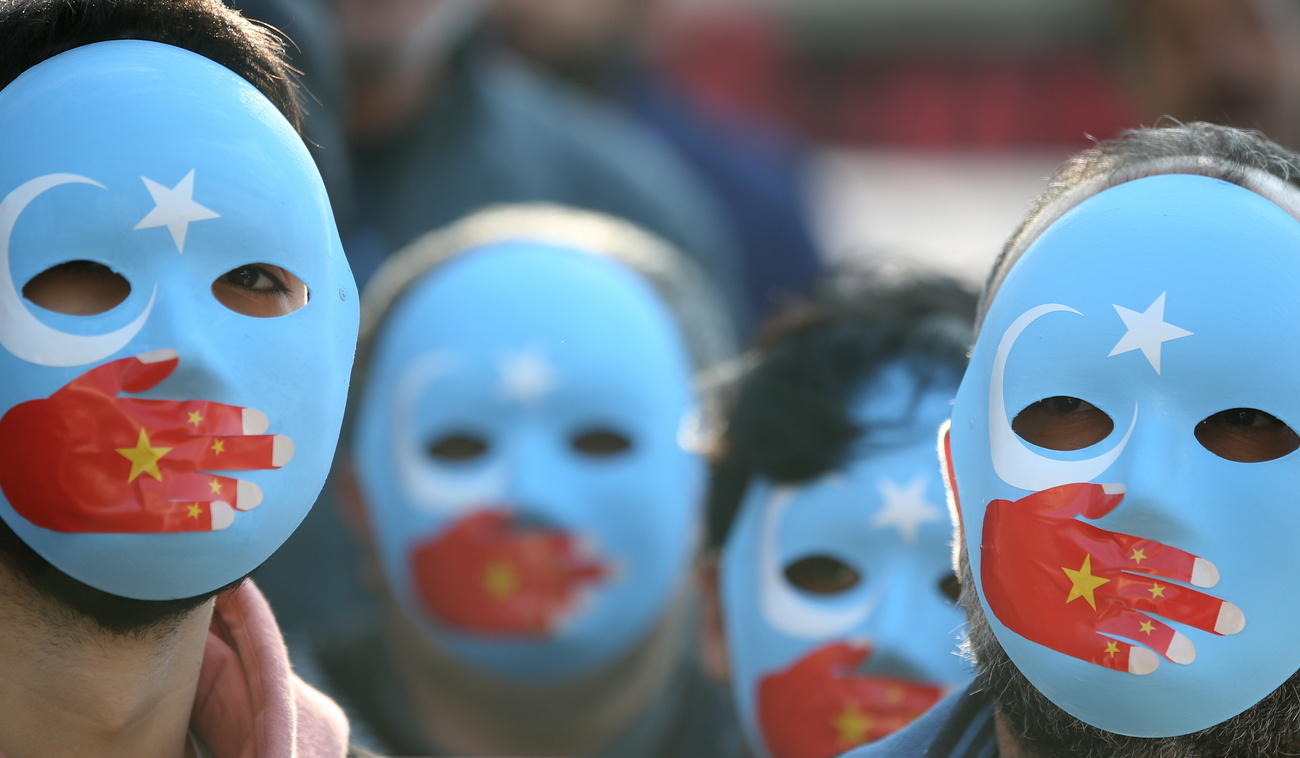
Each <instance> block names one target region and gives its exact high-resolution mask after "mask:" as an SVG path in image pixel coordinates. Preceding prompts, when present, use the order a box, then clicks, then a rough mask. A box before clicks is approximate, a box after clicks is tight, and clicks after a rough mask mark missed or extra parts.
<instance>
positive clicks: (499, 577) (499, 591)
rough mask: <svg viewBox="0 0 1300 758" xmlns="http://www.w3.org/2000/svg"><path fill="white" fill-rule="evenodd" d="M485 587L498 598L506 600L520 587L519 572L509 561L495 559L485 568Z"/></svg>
mask: <svg viewBox="0 0 1300 758" xmlns="http://www.w3.org/2000/svg"><path fill="white" fill-rule="evenodd" d="M483 588H484V589H486V590H487V591H488V594H490V595H492V597H495V598H496V599H497V600H505V599H506V598H508V597H510V596H511V595H513V594H515V590H517V589H519V574H518V573H516V571H515V567H514V566H512V565H510V564H509V563H505V562H503V561H494V562H492V563H489V564H488V565H487V568H485V569H484V570H483Z"/></svg>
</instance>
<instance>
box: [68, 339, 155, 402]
mask: <svg viewBox="0 0 1300 758" xmlns="http://www.w3.org/2000/svg"><path fill="white" fill-rule="evenodd" d="M179 362H180V355H179V354H178V353H177V352H176V351H175V350H154V351H153V352H150V353H142V354H141V355H135V356H132V357H130V358H119V359H118V360H115V361H109V362H108V363H105V364H103V365H102V366H96V367H94V368H92V369H90V370H89V371H87V372H86V373H84V374H82V375H81V376H79V377H77V378H76V379H73V380H72V381H71V382H68V384H67V385H66V386H65V387H63V389H61V390H59V391H58V392H56V393H55V394H56V395H58V394H60V393H63V392H67V391H69V390H90V391H93V392H97V393H100V394H103V395H108V396H110V397H111V396H113V395H116V394H117V393H119V392H143V391H145V390H147V389H149V388H150V387H153V386H154V385H155V384H158V383H159V382H161V381H162V380H164V379H166V378H167V377H168V376H169V375H170V374H171V372H172V371H174V370H175V369H176V364H177V363H179Z"/></svg>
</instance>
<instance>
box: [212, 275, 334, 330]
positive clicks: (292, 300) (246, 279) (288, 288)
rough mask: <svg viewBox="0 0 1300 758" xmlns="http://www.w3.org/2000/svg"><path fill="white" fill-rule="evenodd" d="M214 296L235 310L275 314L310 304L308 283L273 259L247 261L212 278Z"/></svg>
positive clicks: (256, 314)
mask: <svg viewBox="0 0 1300 758" xmlns="http://www.w3.org/2000/svg"><path fill="white" fill-rule="evenodd" d="M212 296H213V297H215V298H216V299H217V301H218V302H220V303H221V304H222V305H224V306H226V307H227V308H229V309H230V310H232V311H234V312H235V313H242V314H244V315H245V316H253V317H254V318H275V317H276V316H283V315H285V314H287V313H293V312H294V311H296V310H298V309H299V308H301V307H303V306H304V305H306V304H307V300H308V299H309V298H310V293H309V292H308V291H307V285H306V284H305V283H303V281H302V280H301V279H299V278H298V277H297V276H295V275H294V273H293V272H292V271H289V270H288V269H286V268H283V267H281V266H275V265H272V264H270V263H246V264H244V265H243V266H239V267H238V268H232V269H230V270H229V271H227V272H226V273H224V274H222V275H221V276H219V277H217V278H216V281H214V282H212Z"/></svg>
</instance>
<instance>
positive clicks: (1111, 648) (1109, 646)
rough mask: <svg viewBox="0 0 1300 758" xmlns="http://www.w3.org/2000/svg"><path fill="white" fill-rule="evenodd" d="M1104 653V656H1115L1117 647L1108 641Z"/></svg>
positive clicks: (1113, 642)
mask: <svg viewBox="0 0 1300 758" xmlns="http://www.w3.org/2000/svg"><path fill="white" fill-rule="evenodd" d="M1105 652H1106V655H1115V654H1116V653H1118V652H1119V645H1117V644H1115V640H1110V641H1108V642H1107V643H1106V651H1105Z"/></svg>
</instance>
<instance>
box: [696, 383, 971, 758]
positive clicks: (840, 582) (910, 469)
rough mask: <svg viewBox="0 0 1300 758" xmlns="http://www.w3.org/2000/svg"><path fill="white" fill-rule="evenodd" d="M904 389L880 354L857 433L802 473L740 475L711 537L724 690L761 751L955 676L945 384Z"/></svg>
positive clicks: (961, 671)
mask: <svg viewBox="0 0 1300 758" xmlns="http://www.w3.org/2000/svg"><path fill="white" fill-rule="evenodd" d="M917 392H918V391H917V388H916V380H915V379H914V377H913V374H912V370H911V369H910V368H908V367H907V366H906V365H905V364H891V365H890V366H889V367H887V369H886V370H885V371H883V372H882V373H881V375H880V376H879V378H878V379H876V380H875V381H874V382H873V383H872V384H871V385H870V386H869V387H868V391H867V392H865V393H864V394H863V396H862V398H861V399H860V400H859V401H858V402H857V403H856V404H855V407H854V415H855V417H856V418H857V419H860V420H861V421H862V422H863V423H865V424H866V426H867V428H868V429H871V430H872V431H871V437H870V439H869V442H868V445H869V447H867V448H864V450H863V451H862V452H861V453H860V454H859V455H858V456H857V457H856V458H855V459H854V460H853V462H852V463H851V464H849V465H848V466H847V467H846V468H845V469H843V470H841V471H837V472H834V473H832V474H828V475H826V476H823V477H822V478H820V479H817V480H815V481H813V482H811V483H809V484H805V485H799V486H777V485H774V484H772V483H768V482H762V481H760V482H757V483H755V484H753V485H751V487H750V489H749V492H748V493H747V494H746V497H745V500H744V503H743V505H742V507H741V510H740V512H739V514H738V518H737V520H736V523H735V525H734V526H733V528H732V531H731V535H730V537H729V538H728V540H727V543H726V545H725V546H724V549H723V551H722V556H721V566H720V568H721V576H720V582H721V597H722V602H723V613H724V621H725V628H726V633H727V645H728V651H729V655H730V658H731V681H732V690H733V694H734V697H735V699H736V701H737V703H738V706H739V708H738V710H739V712H740V714H741V717H742V722H743V726H744V729H745V732H746V734H747V736H748V738H749V740H750V743H751V744H752V745H753V746H755V748H756V749H758V750H760V751H761V752H762V754H764V755H768V756H774V757H775V758H829V756H833V755H838V754H839V753H841V752H843V751H844V750H847V749H849V748H851V747H854V746H856V745H858V744H861V743H863V742H867V741H870V740H874V739H878V738H880V737H882V736H884V735H886V734H888V733H890V732H892V731H894V730H896V729H898V728H899V727H901V726H902V725H904V724H906V723H907V722H908V721H910V720H912V719H913V718H915V717H916V716H918V715H920V713H921V712H923V711H925V710H926V709H927V708H929V707H930V706H931V705H933V704H934V703H935V702H936V701H937V700H938V699H939V698H940V697H941V695H942V693H943V691H944V689H945V688H947V687H950V686H953V685H955V684H957V683H959V682H962V681H964V680H965V679H966V678H967V677H968V676H969V674H968V672H967V669H966V666H965V665H964V664H963V663H962V662H961V660H960V659H958V658H957V656H956V654H955V650H956V640H957V635H958V632H959V631H960V628H961V625H962V615H961V611H960V610H958V609H957V608H956V606H955V605H954V604H953V600H952V598H951V596H950V595H948V594H945V589H947V590H948V591H949V592H950V591H951V589H952V583H953V574H952V554H951V547H950V544H951V539H952V525H951V522H950V520H949V518H948V512H947V509H946V508H945V507H944V497H943V482H942V480H941V478H940V475H939V467H938V465H937V464H936V461H935V442H934V440H935V431H936V429H938V426H939V424H940V423H941V422H942V420H943V419H944V418H945V417H946V416H947V414H948V411H949V398H950V397H951V396H952V386H951V385H947V386H944V387H940V388H938V389H929V390H926V391H924V392H922V393H920V394H919V395H918V394H917ZM914 397H915V401H916V405H915V409H914V410H913V406H912V402H913V400H914ZM905 414H906V415H905ZM900 416H904V418H905V421H904V422H903V423H901V424H900V423H899V421H900ZM827 558H830V559H834V560H836V561H839V562H840V563H841V564H842V565H843V567H842V568H840V570H839V571H838V572H831V571H829V570H828V566H827V564H826V559H827ZM819 561H820V562H821V565H819V564H818V562H819ZM855 577H856V581H854V578H855Z"/></svg>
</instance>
